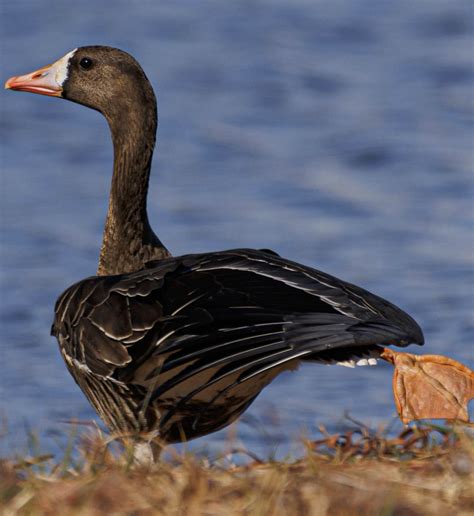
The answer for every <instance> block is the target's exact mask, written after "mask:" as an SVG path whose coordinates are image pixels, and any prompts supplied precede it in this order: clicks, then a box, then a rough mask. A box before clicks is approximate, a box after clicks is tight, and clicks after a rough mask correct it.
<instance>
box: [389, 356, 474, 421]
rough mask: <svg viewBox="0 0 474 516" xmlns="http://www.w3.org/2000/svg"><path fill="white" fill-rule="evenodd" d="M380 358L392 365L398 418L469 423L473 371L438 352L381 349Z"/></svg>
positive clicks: (473, 386)
mask: <svg viewBox="0 0 474 516" xmlns="http://www.w3.org/2000/svg"><path fill="white" fill-rule="evenodd" d="M381 358H383V359H384V360H386V361H387V362H390V363H391V364H393V365H394V367H395V370H394V372H393V394H394V396H395V403H396V406H397V411H398V414H399V416H400V419H401V420H402V421H403V423H409V422H410V421H413V420H418V419H448V420H457V421H462V422H465V423H468V422H469V413H468V409H467V405H468V403H469V401H470V400H471V399H472V398H474V373H473V372H472V371H471V370H470V369H469V368H468V367H466V366H465V365H463V364H461V363H459V362H456V360H453V359H451V358H448V357H444V356H442V355H412V354H411V353H401V352H397V351H393V350H392V349H388V348H385V349H384V350H383V352H382V354H381Z"/></svg>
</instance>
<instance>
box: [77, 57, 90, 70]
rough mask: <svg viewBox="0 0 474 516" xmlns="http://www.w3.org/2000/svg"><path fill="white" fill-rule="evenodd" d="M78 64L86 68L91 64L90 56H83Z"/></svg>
mask: <svg viewBox="0 0 474 516" xmlns="http://www.w3.org/2000/svg"><path fill="white" fill-rule="evenodd" d="M79 64H80V66H81V68H84V70H88V69H89V68H90V67H91V66H92V59H91V58H90V57H83V58H82V59H81V60H80V61H79Z"/></svg>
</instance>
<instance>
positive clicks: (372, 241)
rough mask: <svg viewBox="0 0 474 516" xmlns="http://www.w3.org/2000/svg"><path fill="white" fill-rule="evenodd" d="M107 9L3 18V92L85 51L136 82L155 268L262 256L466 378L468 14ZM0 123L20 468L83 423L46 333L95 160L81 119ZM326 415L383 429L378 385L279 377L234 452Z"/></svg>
mask: <svg viewBox="0 0 474 516" xmlns="http://www.w3.org/2000/svg"><path fill="white" fill-rule="evenodd" d="M111 5H112V4H110V3H109V2H107V3H105V2H104V3H102V2H96V1H92V0H84V1H82V2H80V3H76V2H74V3H73V2H57V1H52V0H45V1H42V2H36V1H24V0H15V1H14V2H13V1H7V0H5V1H3V2H2V8H1V9H2V13H1V15H2V22H1V23H2V28H3V42H2V59H1V70H2V79H3V80H5V79H6V78H8V77H9V76H10V75H16V74H20V73H25V72H28V71H32V70H34V69H36V68H38V67H40V66H42V65H44V64H47V63H50V62H52V61H53V60H55V59H56V58H58V57H60V56H62V55H63V54H64V53H66V52H68V51H69V50H71V49H73V48H75V47H77V46H81V45H86V44H107V45H112V46H118V47H120V48H122V49H124V50H127V51H129V52H130V53H132V54H133V55H134V56H135V57H136V58H137V59H138V60H139V61H140V62H141V63H142V65H143V68H144V69H145V71H146V73H147V75H148V77H149V78H150V80H151V81H152V83H153V85H154V87H155V89H156V91H157V96H158V103H159V114H160V127H159V133H158V149H157V152H156V155H155V159H154V166H153V177H152V181H151V191H150V198H149V210H150V219H151V221H152V223H153V226H154V228H155V229H156V231H157V233H158V234H159V235H160V237H161V238H162V240H163V241H164V242H165V243H166V245H167V246H168V247H169V249H171V250H172V252H173V253H174V254H176V255H178V254H182V253H188V252H199V251H213V250H219V249H224V248H232V247H260V248H261V247H266V248H273V249H275V250H276V251H278V252H279V253H280V254H282V255H283V256H286V257H288V258H291V259H293V260H297V261H301V262H303V263H306V264H308V265H311V266H314V267H317V268H319V269H322V270H324V271H327V272H329V273H331V274H333V275H336V276H339V277H341V278H343V279H346V280H348V281H350V282H353V283H356V284H359V285H361V286H363V287H365V288H368V289H369V290H371V291H373V292H375V293H377V294H379V295H381V296H383V297H386V298H388V299H389V300H391V301H393V302H394V303H396V304H398V305H399V306H401V307H403V308H404V309H405V310H407V311H408V312H409V313H411V314H412V315H413V316H414V317H415V318H416V319H417V321H418V322H419V323H420V325H421V326H422V328H423V330H424V332H425V336H426V345H425V348H424V352H426V353H441V354H447V355H449V356H451V357H453V358H454V359H457V360H460V361H463V362H464V363H466V364H468V365H470V366H471V367H472V366H473V365H474V357H473V348H472V343H473V340H474V339H473V326H474V321H473V305H474V301H473V300H474V296H473V251H474V241H473V233H472V229H473V218H474V217H473V215H474V206H473V186H474V183H473V176H472V165H473V151H472V144H473V126H472V121H473V116H472V115H473V110H474V109H473V108H474V101H473V76H474V72H473V64H472V48H473V43H474V42H473V30H472V21H473V12H472V4H471V3H470V2H468V1H465V2H464V1H456V2H454V1H452V0H429V1H428V0H426V1H420V2H411V1H408V0H406V1H395V2H383V1H382V2H381V1H380V0H363V1H359V2H353V1H351V0H336V1H333V2H315V1H314V0H312V1H310V0H292V1H289V0H287V1H282V0H272V1H270V0H247V1H235V2H219V1H217V0H216V1H209V0H201V1H200V2H193V1H191V0H181V1H180V2H155V1H145V0H141V1H140V2H138V1H130V0H118V1H115V2H114V3H113V5H114V7H113V8H112V7H111ZM1 101H2V119H1V141H2V171H1V172H2V173H1V178H2V179H1V181H2V185H1V192H2V193H1V275H2V283H1V298H0V302H1V361H2V367H1V374H0V386H1V393H0V402H1V415H2V416H3V417H4V418H5V419H6V420H7V429H6V436H5V437H4V438H3V439H2V445H1V446H2V448H3V449H4V451H5V448H6V449H7V451H11V450H12V449H13V450H15V449H18V450H21V449H22V447H23V446H24V443H25V427H28V426H29V427H32V428H34V429H37V430H39V432H40V434H41V438H42V441H43V445H44V446H46V447H47V448H48V447H49V448H50V449H52V450H55V449H57V444H56V441H57V440H59V442H61V440H63V438H64V435H65V434H67V433H68V432H69V426H68V425H65V424H64V423H62V421H63V420H68V419H71V418H73V417H76V418H79V419H81V420H90V419H91V418H94V413H93V412H92V410H91V409H90V408H89V405H88V404H87V402H86V400H85V398H84V397H83V395H82V394H81V392H80V391H79V389H78V388H77V387H76V385H75V383H74V382H73V380H72V379H71V377H70V376H69V374H68V373H67V371H66V368H65V367H64V365H63V363H62V359H61V358H60V355H59V353H58V350H57V345H56V342H55V340H54V339H52V338H51V337H50V336H49V330H50V325H51V322H52V309H53V305H54V302H55V299H56V297H57V296H58V295H59V294H60V293H61V292H62V291H63V290H64V289H65V288H66V287H67V286H69V285H70V284H71V283H73V282H75V281H77V280H79V279H81V278H83V277H85V276H89V275H91V274H93V273H94V272H95V269H96V264H97V256H98V250H99V247H100V242H101V233H102V227H103V221H104V217H105V212H106V198H107V194H108V187H109V182H110V174H111V166H112V150H111V143H110V138H109V134H108V129H107V126H106V123H105V121H104V120H103V119H102V118H101V116H100V115H99V114H98V113H96V112H93V111H91V110H87V109H85V108H84V107H82V106H78V105H74V104H72V103H68V102H65V101H60V100H57V99H51V98H46V97H40V96H35V95H30V94H18V93H14V92H7V91H2V93H1ZM415 351H416V352H418V351H421V350H420V349H419V348H417V349H415ZM345 410H348V411H349V412H350V413H351V414H352V415H353V416H354V417H356V418H358V419H359V420H362V421H364V422H366V423H368V424H372V425H377V424H379V423H381V422H388V421H390V420H391V418H392V417H393V416H394V413H395V409H394V404H393V400H392V394H391V370H390V367H389V366H388V365H384V364H382V365H380V366H378V367H376V368H357V369H355V370H350V369H346V368H341V367H325V366H314V365H313V366H305V367H301V368H300V370H299V371H298V372H296V373H288V374H285V375H282V376H281V377H279V378H278V379H277V380H276V381H275V382H274V383H273V384H272V385H271V386H270V387H268V388H267V389H266V390H265V391H264V392H263V393H262V394H261V396H260V397H259V398H258V400H257V401H256V402H255V403H254V404H253V405H252V407H251V408H250V410H249V411H248V412H247V413H246V416H244V418H242V420H241V423H240V424H239V425H238V427H237V432H238V437H239V439H241V441H242V442H243V444H244V445H245V446H247V447H249V448H250V449H252V450H254V451H255V452H257V453H266V451H268V449H269V448H271V447H272V446H277V445H278V446H279V447H280V449H283V450H284V449H285V447H287V446H288V445H289V443H290V442H292V441H294V440H295V439H296V438H297V437H298V436H299V435H301V432H302V431H303V429H305V431H306V434H307V435H310V436H312V435H315V434H316V427H317V425H318V424H321V423H322V424H325V425H327V426H328V427H330V428H338V427H339V428H340V427H342V426H344V425H345V424H346V422H345V420H344V417H343V414H344V411H345ZM227 435H228V430H224V431H222V432H220V433H217V434H214V435H211V436H209V437H207V438H204V439H201V440H198V441H196V444H194V446H198V447H199V446H208V447H210V448H213V449H216V448H219V446H221V445H222V443H223V441H224V440H225V439H226V436H227ZM269 443H270V444H269Z"/></svg>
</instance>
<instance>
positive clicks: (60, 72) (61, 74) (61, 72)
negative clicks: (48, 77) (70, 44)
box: [51, 48, 77, 86]
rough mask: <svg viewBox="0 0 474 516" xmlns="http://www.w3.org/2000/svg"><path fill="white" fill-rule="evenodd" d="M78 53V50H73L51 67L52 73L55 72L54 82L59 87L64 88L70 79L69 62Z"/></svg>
mask: <svg viewBox="0 0 474 516" xmlns="http://www.w3.org/2000/svg"><path fill="white" fill-rule="evenodd" d="M76 51H77V48H75V49H74V50H71V52H69V53H67V54H66V55H65V56H63V57H61V59H58V60H57V61H56V62H55V63H54V64H53V65H52V67H51V68H52V71H54V80H55V81H56V83H57V84H58V85H59V86H62V85H63V84H64V82H65V81H66V79H67V77H68V72H69V61H70V59H71V58H72V56H73V55H74V54H75V53H76Z"/></svg>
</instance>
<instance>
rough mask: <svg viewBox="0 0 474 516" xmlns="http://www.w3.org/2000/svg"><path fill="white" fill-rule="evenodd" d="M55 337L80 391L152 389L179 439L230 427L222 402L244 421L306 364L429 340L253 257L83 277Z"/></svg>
mask: <svg viewBox="0 0 474 516" xmlns="http://www.w3.org/2000/svg"><path fill="white" fill-rule="evenodd" d="M53 333H54V335H56V336H57V338H58V340H59V343H60V347H61V351H62V353H63V356H64V358H65V360H66V362H67V364H68V367H69V368H70V370H71V372H72V373H73V375H74V376H75V378H76V380H77V381H78V383H79V384H80V385H81V387H83V385H82V384H81V381H80V378H79V375H80V374H86V375H92V376H94V377H99V378H102V380H103V381H104V382H112V383H116V384H120V385H123V386H127V388H129V389H130V392H131V394H130V395H131V396H132V395H135V396H138V397H139V396H142V397H143V396H144V394H143V393H146V392H148V395H147V399H148V400H149V403H150V406H155V407H157V411H158V412H160V414H161V416H160V417H161V419H160V421H161V423H160V432H161V434H162V435H165V434H166V435H167V438H168V439H171V440H172V439H173V437H171V436H172V435H175V434H176V432H177V431H178V430H177V426H176V425H177V424H179V425H181V428H185V429H186V431H187V432H188V433H189V432H191V434H192V436H196V435H200V433H206V432H208V431H211V430H210V428H211V427H212V425H213V424H214V425H215V427H216V428H217V427H219V425H220V426H222V425H223V424H224V422H225V418H224V415H222V416H221V417H216V414H215V412H214V409H215V407H212V404H213V403H215V401H216V400H220V403H222V404H223V405H222V407H224V408H225V411H224V412H223V414H224V413H227V415H228V416H229V417H230V414H233V416H232V417H234V415H235V417H236V416H237V415H238V414H239V413H240V412H241V411H242V410H244V408H246V407H247V406H248V404H249V403H250V402H251V400H252V399H254V397H255V396H256V395H257V394H258V392H259V391H260V390H261V388H263V387H264V386H265V385H266V384H267V383H268V382H269V381H271V379H272V378H273V377H274V376H275V375H276V374H278V373H279V372H280V371H281V370H283V369H285V368H290V367H294V366H295V364H296V362H297V361H299V360H301V359H309V360H321V361H323V362H324V361H325V362H328V361H331V360H332V359H335V360H344V359H345V357H350V356H352V355H356V356H361V355H364V353H367V352H369V351H370V350H373V349H376V346H377V345H385V344H394V345H401V346H405V345H407V344H408V343H410V342H415V343H418V344H422V343H423V336H422V333H421V330H420V328H419V327H418V325H417V324H416V323H415V322H414V321H413V319H412V318H411V317H409V316H408V315H407V314H405V313H404V312H403V311H401V310H400V309H399V308H397V307H395V306H394V305H392V304H390V303H388V302H387V301H385V300H383V299H381V298H379V297H377V296H374V295H373V294H370V293H368V292H366V291H364V290H362V289H360V288H359V287H356V286H354V285H351V284H349V283H345V282H342V281H341V280H338V279H337V278H334V277H332V276H329V275H327V274H324V273H322V272H320V271H317V270H315V269H311V268H309V267H304V266H302V265H299V264H296V263H294V262H291V261H288V260H285V259H283V258H280V257H279V256H278V255H276V254H271V253H269V252H268V251H253V250H235V251H226V252H221V253H211V254H201V255H187V256H183V257H180V258H169V259H165V260H163V261H160V262H153V263H150V264H148V265H147V268H146V269H144V270H142V271H139V272H136V273H132V274H127V275H123V276H109V277H93V278H89V279H86V280H84V281H82V282H80V283H78V284H76V285H73V286H72V287H71V288H70V289H68V290H67V291H66V292H65V293H64V294H63V295H62V296H61V297H60V299H59V300H58V302H57V305H56V318H55V322H54V325H53ZM250 379H252V380H253V381H252V382H250V383H249V382H248V380H250ZM244 384H245V385H244ZM137 393H138V394H137ZM86 394H87V395H88V397H89V399H90V401H91V402H92V403H93V404H94V401H93V399H92V398H93V396H92V395H91V394H90V393H89V394H88V393H87V392H86ZM138 401H139V400H138ZM138 401H137V404H139V403H138ZM196 403H198V404H199V409H200V411H201V415H200V419H199V421H201V423H200V424H199V425H197V424H196V420H195V418H196V410H195V409H196V406H195V404H196ZM226 404H227V405H226ZM94 406H96V408H97V410H98V411H99V412H100V410H103V408H102V409H100V410H99V408H98V407H97V403H95V404H94ZM222 407H221V409H222ZM193 411H194V412H193ZM202 411H204V412H202ZM206 411H207V412H206ZM193 413H194V416H193ZM203 414H204V415H203ZM205 414H207V415H208V416H207V417H206V416H205ZM211 415H212V417H211ZM190 418H191V419H192V418H194V419H193V423H192V424H191V423H190ZM213 418H214V419H215V423H213ZM109 419H110V418H109ZM173 425H174V426H173ZM216 428H214V429H216ZM193 429H194V430H193ZM211 429H212V428H211ZM188 437H189V435H188Z"/></svg>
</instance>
